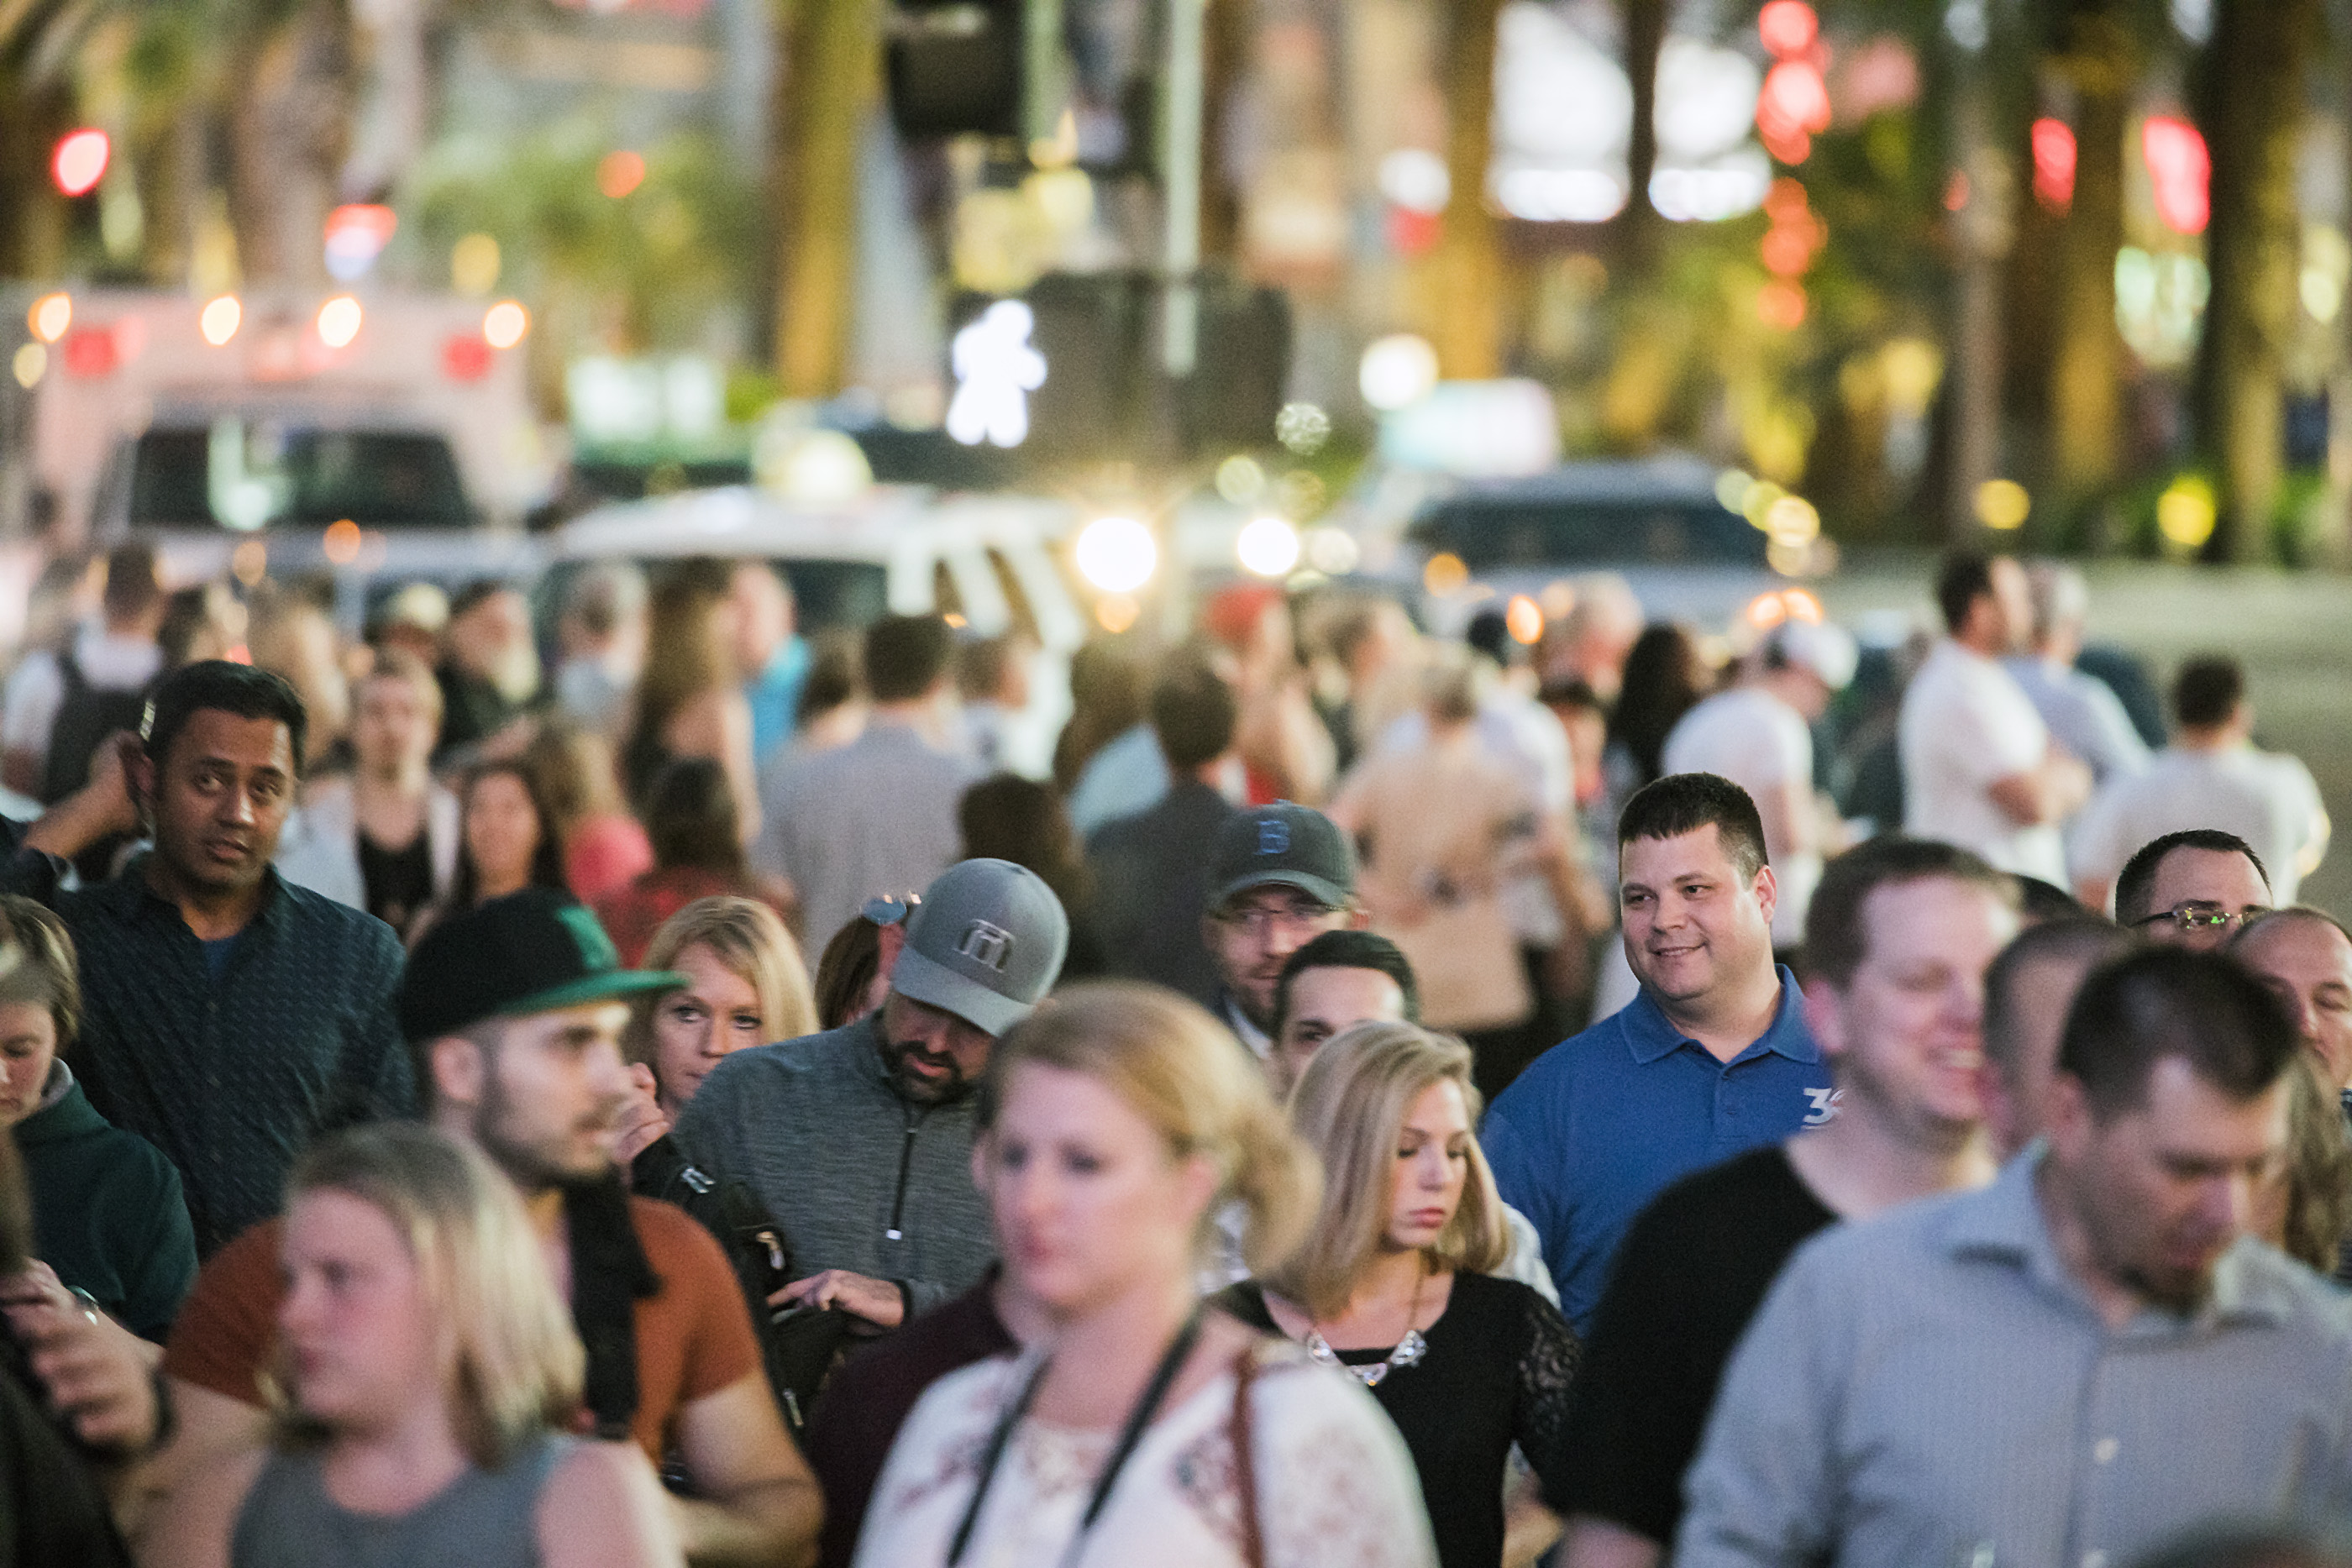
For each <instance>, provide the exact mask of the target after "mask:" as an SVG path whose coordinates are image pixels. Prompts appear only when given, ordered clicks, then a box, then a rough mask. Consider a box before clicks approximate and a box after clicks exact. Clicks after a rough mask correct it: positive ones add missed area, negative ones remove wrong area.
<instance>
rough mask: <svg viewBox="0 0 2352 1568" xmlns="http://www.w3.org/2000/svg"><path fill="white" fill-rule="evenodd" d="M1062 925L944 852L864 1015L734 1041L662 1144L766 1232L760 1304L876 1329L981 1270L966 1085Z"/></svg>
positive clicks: (1038, 895)
mask: <svg viewBox="0 0 2352 1568" xmlns="http://www.w3.org/2000/svg"><path fill="white" fill-rule="evenodd" d="M1069 935H1070V927H1069V920H1068V918H1067V916H1066V915H1064V914H1063V913H1062V905H1061V901H1060V900H1059V899H1057V898H1055V896H1054V892H1053V890H1052V889H1051V888H1049V887H1047V886H1046V885H1045V883H1044V882H1043V881H1041V880H1040V879H1039V878H1038V877H1037V875H1036V873H1034V872H1030V871H1027V870H1025V869H1024V868H1023V867H1021V866H1017V865H1014V864H1013V862H1010V861H998V860H969V861H964V862H961V863H959V864H957V865H953V866H950V868H949V869H948V870H947V871H946V872H944V873H941V874H940V877H939V879H938V880H937V881H935V882H933V883H931V885H930V886H929V887H928V888H926V889H925V890H924V892H923V901H922V904H920V905H919V907H918V908H917V909H916V910H915V913H914V915H912V916H911V917H910V918H909V919H908V925H907V942H906V946H905V947H904V948H902V949H901V950H900V952H899V954H898V960H897V962H896V963H895V964H894V965H893V966H892V968H891V971H890V993H889V995H888V997H887V998H885V999H884V1001H883V1003H882V1006H881V1007H880V1008H879V1009H877V1010H875V1011H874V1012H872V1013H869V1014H867V1015H866V1017H865V1018H862V1019H858V1020H857V1021H856V1022H855V1023H851V1024H845V1025H844V1026H843V1027H842V1028H840V1029H836V1030H827V1031H826V1032H825V1033H823V1034H813V1035H808V1036H805V1037H803V1039H800V1040H785V1041H782V1043H780V1044H776V1045H765V1046H759V1047H755V1048H754V1049H752V1050H750V1051H736V1052H735V1053H734V1054H732V1055H731V1056H729V1057H727V1058H726V1059H725V1060H724V1061H720V1062H719V1065H718V1066H717V1067H716V1068H714V1069H712V1070H711V1073H710V1076H709V1077H708V1078H706V1079H704V1080H703V1081H702V1087H701V1088H700V1089H699V1090H698V1091H697V1092H696V1093H695V1096H694V1100H693V1102H692V1103H690V1104H688V1106H687V1108H686V1111H685V1113H684V1114H683V1115H682V1116H680V1117H679V1119H678V1124H677V1141H678V1145H679V1146H680V1147H681V1148H683V1149H684V1150H685V1152H686V1155H687V1157H688V1159H690V1160H692V1161H693V1162H694V1163H695V1164H696V1165H697V1166H700V1167H701V1168H702V1169H704V1170H706V1171H709V1172H710V1173H711V1174H712V1175H713V1176H718V1177H719V1178H720V1179H722V1180H732V1181H739V1182H741V1183H742V1184H743V1185H744V1186H747V1187H749V1188H751V1192H752V1194H753V1195H754V1196H755V1197H758V1198H759V1200H760V1203H761V1207H764V1208H765V1209H766V1210H767V1212H768V1213H769V1215H770V1216H772V1218H774V1219H775V1220H776V1222H777V1224H778V1225H779V1226H780V1227H781V1228H782V1230H783V1233H784V1244H785V1247H786V1249H788V1251H789V1253H790V1261H789V1268H790V1271H791V1273H792V1275H793V1280H792V1282H791V1283H790V1284H788V1285H786V1286H785V1287H784V1288H783V1289H782V1290H781V1291H777V1292H776V1293H775V1295H773V1296H772V1297H771V1298H769V1304H770V1305H771V1306H772V1307H774V1308H776V1309H777V1310H778V1311H779V1312H790V1311H795V1310H800V1311H817V1312H841V1313H843V1314H845V1316H846V1318H847V1320H848V1326H849V1327H851V1328H852V1329H854V1330H855V1331H856V1332H858V1333H882V1332H885V1331H887V1330H890V1329H895V1328H897V1327H898V1325H899V1324H900V1323H902V1322H906V1321H907V1320H908V1318H911V1317H913V1316H915V1315H916V1314H917V1313H919V1312H924V1311H926V1310H928V1309H929V1308H931V1307H935V1306H938V1305H940V1303H941V1302H943V1301H947V1300H948V1299H949V1298H950V1297H952V1296H955V1295H957V1294H958V1293H960V1292H961V1291H965V1290H967V1289H969V1288H970V1287H971V1285H972V1284H973V1283H974V1282H975V1281H978V1280H979V1279H980V1277H981V1274H982V1270H985V1269H986V1268H987V1267H988V1264H989V1260H991V1259H992V1257H993V1256H994V1255H995V1242H994V1240H993V1239H992V1236H993V1233H992V1231H991V1229H990V1227H989V1219H988V1207H987V1206H986V1204H985V1203H983V1202H982V1199H981V1196H980V1194H979V1193H978V1192H977V1191H976V1190H974V1189H973V1187H972V1185H971V1142H972V1105H971V1091H972V1089H973V1088H974V1087H975V1086H976V1085H977V1084H978V1083H979V1082H980V1077H981V1074H982V1072H984V1071H986V1070H987V1067H988V1057H989V1052H990V1051H992V1049H993V1048H994V1046H995V1044H996V1041H997V1040H998V1038H999V1037H1000V1036H1002V1035H1003V1033H1004V1032H1005V1031H1006V1030H1009V1029H1011V1028H1012V1027H1013V1025H1014V1024H1016V1023H1018V1022H1020V1021H1021V1020H1022V1019H1024V1018H1026V1017H1027V1016H1028V1015H1029V1011H1030V1009H1033V1008H1034V1007H1035V1006H1036V1005H1037V1003H1038V1001H1039V1000H1040V999H1041V998H1044V996H1045V991H1046V989H1047V988H1049V987H1050V986H1052V984H1053V983H1054V977H1055V975H1056V974H1058V973H1060V971H1061V967H1062V956H1063V954H1064V952H1065V950H1066V948H1067V947H1068V946H1069Z"/></svg>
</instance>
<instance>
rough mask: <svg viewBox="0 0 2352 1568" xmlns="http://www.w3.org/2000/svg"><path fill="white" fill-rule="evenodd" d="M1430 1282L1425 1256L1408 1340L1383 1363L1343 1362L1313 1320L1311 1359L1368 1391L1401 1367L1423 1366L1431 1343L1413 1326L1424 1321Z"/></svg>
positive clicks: (1408, 1314) (1407, 1320)
mask: <svg viewBox="0 0 2352 1568" xmlns="http://www.w3.org/2000/svg"><path fill="white" fill-rule="evenodd" d="M1428 1280H1429V1258H1428V1255H1427V1254H1425V1253H1424V1254H1423V1257H1422V1260H1421V1271H1420V1272H1419V1273H1418V1274H1416V1275H1414V1276H1413V1281H1412V1305H1411V1306H1409V1307H1407V1308H1406V1309H1405V1314H1404V1338H1402V1339H1401V1340H1399V1341H1397V1343H1396V1348H1395V1349H1394V1350H1392V1351H1391V1352H1389V1353H1388V1354H1387V1355H1385V1356H1383V1357H1382V1358H1381V1359H1380V1360H1379V1361H1376V1362H1373V1363H1372V1364H1370V1366H1357V1365H1354V1364H1351V1363H1349V1362H1345V1361H1341V1360H1340V1359H1339V1352H1338V1351H1336V1350H1333V1349H1332V1348H1331V1342H1330V1341H1329V1340H1327V1339H1325V1338H1324V1337H1323V1330H1322V1329H1321V1327H1320V1326H1318V1324H1317V1323H1316V1322H1315V1320H1314V1319H1312V1318H1309V1319H1307V1356H1308V1358H1309V1359H1311V1360H1315V1361H1319V1362H1321V1363H1322V1364H1324V1365H1326V1366H1336V1367H1338V1368H1339V1370H1340V1371H1342V1372H1345V1373H1346V1374H1348V1375H1349V1376H1350V1377H1353V1378H1354V1379H1356V1381H1357V1382H1359V1383H1361V1384H1362V1385H1364V1386H1365V1387H1367V1388H1378V1387H1379V1386H1380V1385H1381V1380H1382V1379H1383V1378H1385V1377H1387V1376H1388V1375H1389V1374H1390V1373H1391V1372H1394V1371H1395V1370H1396V1369H1397V1368H1399V1367H1401V1366H1419V1365H1420V1364H1421V1358H1422V1357H1423V1356H1424V1355H1426V1354H1429V1342H1428V1341H1427V1340H1425V1339H1423V1338H1422V1337H1421V1331H1420V1330H1419V1329H1417V1328H1415V1327H1414V1326H1413V1324H1414V1323H1416V1322H1419V1321H1420V1319H1421V1288H1422V1286H1423V1284H1425V1283H1427V1282H1428Z"/></svg>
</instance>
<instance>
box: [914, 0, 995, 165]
mask: <svg viewBox="0 0 2352 1568" xmlns="http://www.w3.org/2000/svg"><path fill="white" fill-rule="evenodd" d="M1022 5H1023V0H898V4H897V5H893V6H892V8H891V11H890V18H889V42H888V47H887V61H886V70H887V76H888V78H889V84H890V118H891V120H893V121H894V122H895V123H896V124H897V126H898V133H899V134H900V135H901V136H907V137H923V136H961V135H966V134H977V135H982V136H1017V135H1019V134H1020V133H1021V130H1022V117H1021V107H1022V101H1021V100H1022V89H1023V71H1022V56H1023V37H1022Z"/></svg>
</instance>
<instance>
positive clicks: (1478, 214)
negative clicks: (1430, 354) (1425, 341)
mask: <svg viewBox="0 0 2352 1568" xmlns="http://www.w3.org/2000/svg"><path fill="white" fill-rule="evenodd" d="M1501 14H1502V4H1501V0H1452V3H1451V4H1449V5H1447V6H1446V7H1445V17H1446V31H1445V45H1444V48H1445V54H1444V85H1445V105H1446V131H1445V167H1446V172H1447V173H1448V174H1449V175H1450V176H1451V179H1452V183H1453V191H1454V193H1453V195H1452V197H1451V198H1450V199H1449V200H1448V202H1447V203H1446V207H1445V230H1444V236H1443V237H1442V238H1441V239H1440V240H1439V241H1438V246H1437V249H1436V251H1435V252H1434V253H1433V255H1432V256H1431V257H1430V259H1431V261H1432V262H1433V264H1434V266H1433V267H1432V268H1431V272H1432V274H1433V277H1432V282H1433V284H1434V286H1435V287H1433V289H1432V290H1431V293H1430V298H1431V301H1432V303H1433V306H1434V309H1433V313H1432V319H1433V325H1434V328H1435V339H1436V347H1437V362H1438V366H1439V368H1440V370H1441V371H1442V373H1444V375H1445V376H1446V377H1447V378H1448V379H1450V380H1484V379H1486V378H1489V377H1492V376H1496V375H1498V374H1500V373H1501V371H1502V364H1503V351H1502V312H1501V303H1502V294H1503V289H1504V277H1503V263H1502V256H1501V247H1500V239H1501V236H1500V235H1499V233H1498V232H1497V231H1498V225H1497V224H1496V219H1495V214H1494V211H1493V209H1492V208H1491V207H1489V206H1488V205H1487V204H1486V169H1487V165H1488V164H1489V163H1490V162H1492V161H1493V157H1494V148H1495V137H1494V116H1495V26H1496V20H1497V18H1498V17H1499V16H1501Z"/></svg>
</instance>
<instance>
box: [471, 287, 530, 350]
mask: <svg viewBox="0 0 2352 1568" xmlns="http://www.w3.org/2000/svg"><path fill="white" fill-rule="evenodd" d="M528 331H530V311H528V310H526V309H524V308H522V307H521V306H520V305H519V304H517V303H516V302H515V301H513V300H511V299H501V300H499V302H498V303H497V304H496V305H493V306H491V307H490V308H489V309H488V311H487V312H485V313H484V314H483V317H482V341H483V342H485V343H488V345H489V346H490V347H491V348H493V349H511V348H513V347H514V346H515V345H516V344H517V343H520V342H521V341H522V340H523V334H524V333H526V332H528Z"/></svg>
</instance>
